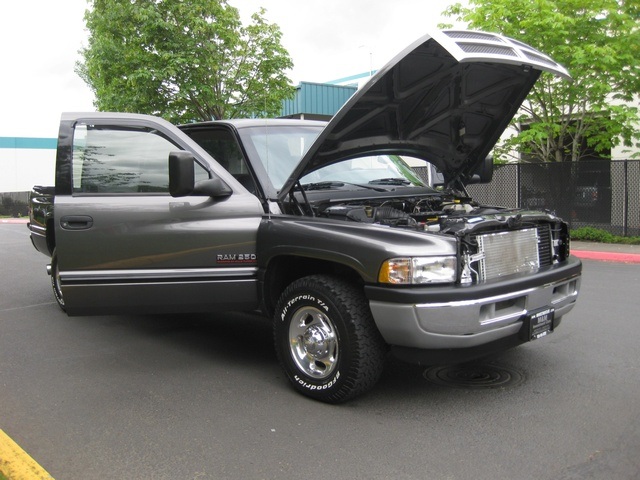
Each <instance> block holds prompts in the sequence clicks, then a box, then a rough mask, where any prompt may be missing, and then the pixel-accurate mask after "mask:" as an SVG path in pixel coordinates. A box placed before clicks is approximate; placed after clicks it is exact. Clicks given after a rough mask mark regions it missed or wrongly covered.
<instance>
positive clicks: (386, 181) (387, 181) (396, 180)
mask: <svg viewBox="0 0 640 480" xmlns="http://www.w3.org/2000/svg"><path fill="white" fill-rule="evenodd" d="M369 183H370V184H373V185H411V182H410V181H409V180H407V179H406V178H402V177H393V178H378V179H376V180H371V181H370V182H369Z"/></svg>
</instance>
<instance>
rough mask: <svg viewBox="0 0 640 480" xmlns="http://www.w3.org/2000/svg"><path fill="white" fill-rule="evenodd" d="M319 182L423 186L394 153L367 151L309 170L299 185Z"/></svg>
mask: <svg viewBox="0 0 640 480" xmlns="http://www.w3.org/2000/svg"><path fill="white" fill-rule="evenodd" d="M321 182H345V183H351V184H370V185H404V186H411V185H413V186H423V183H422V182H421V181H420V179H419V178H418V177H417V176H416V175H415V174H414V173H413V172H412V171H411V168H410V167H409V166H408V165H407V164H406V163H405V162H404V161H403V160H402V159H401V158H400V157H399V156H397V155H371V156H366V157H358V158H352V159H349V160H343V161H342V162H338V163H334V164H332V165H328V166H326V167H323V168H320V169H318V170H316V171H314V172H311V173H310V174H308V175H305V176H304V177H302V179H301V180H300V183H302V185H306V184H311V183H321Z"/></svg>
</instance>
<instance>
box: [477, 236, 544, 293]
mask: <svg viewBox="0 0 640 480" xmlns="http://www.w3.org/2000/svg"><path fill="white" fill-rule="evenodd" d="M547 232H548V227H547ZM547 238H548V237H547ZM477 241H478V253H481V254H483V255H482V256H483V258H482V259H481V260H480V261H479V262H478V263H479V264H478V277H479V280H480V281H483V280H489V279H492V278H498V277H504V276H507V275H513V274H515V273H526V272H534V271H536V270H538V269H539V268H540V254H539V251H538V229H537V228H527V229H523V230H514V231H508V232H497V233H489V234H486V235H478V237H477ZM546 243H547V244H549V242H546ZM549 248H550V244H549ZM545 261H546V260H545Z"/></svg>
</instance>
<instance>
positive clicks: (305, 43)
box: [0, 0, 455, 138]
mask: <svg viewBox="0 0 640 480" xmlns="http://www.w3.org/2000/svg"><path fill="white" fill-rule="evenodd" d="M229 3H230V4H231V5H232V6H234V7H236V8H238V10H239V11H240V15H241V17H242V20H243V23H244V24H247V23H249V21H250V17H251V15H252V14H253V13H254V12H256V11H258V10H259V9H260V7H264V8H265V9H266V14H265V16H266V18H267V20H268V21H269V22H270V23H276V24H278V25H279V27H280V29H281V31H282V44H283V45H284V47H285V48H286V49H287V50H288V52H289V55H290V56H291V58H292V60H293V63H294V68H293V69H292V70H291V71H290V72H288V73H289V78H290V79H291V80H292V82H293V84H298V83H299V82H300V81H309V82H326V81H330V80H334V79H338V78H343V77H347V76H350V75H356V74H360V73H364V72H368V71H370V70H376V69H378V68H380V67H382V66H383V65H384V64H385V63H386V62H387V61H389V60H391V59H392V58H393V57H394V56H395V55H396V54H397V53H399V52H400V51H402V50H403V49H404V47H406V46H408V45H409V44H411V43H412V42H413V41H414V40H416V39H418V38H420V37H421V36H423V35H424V34H426V33H427V32H429V31H430V30H431V29H434V28H436V27H437V25H438V23H441V22H449V23H453V20H452V19H447V18H443V17H441V16H440V14H441V12H442V11H443V10H444V9H445V8H446V7H447V6H448V5H449V4H452V3H455V0H393V2H391V1H382V0H378V1H374V2H372V1H371V0H347V1H345V0H303V1H292V0H229ZM87 5H88V4H87V1H86V0H59V1H55V0H21V1H19V2H17V1H11V2H9V1H4V2H2V6H0V61H1V62H2V69H1V70H0V137H45V138H52V137H56V136H57V133H58V123H59V120H60V114H61V113H62V112H65V111H94V110H95V108H94V106H93V93H92V92H91V90H90V89H89V87H88V86H87V85H86V84H85V83H84V82H83V81H82V80H81V79H80V77H78V75H77V74H76V73H75V71H74V68H75V64H76V62H77V61H79V60H80V54H79V53H78V52H79V50H80V49H81V48H83V47H85V46H86V44H87V40H86V39H87V35H88V34H87V31H86V29H85V24H84V12H85V10H86V8H87Z"/></svg>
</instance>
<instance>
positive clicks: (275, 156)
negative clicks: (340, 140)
mask: <svg viewBox="0 0 640 480" xmlns="http://www.w3.org/2000/svg"><path fill="white" fill-rule="evenodd" d="M321 131H322V127H316V126H308V127H307V126H264V127H252V128H245V129H242V131H241V132H240V135H241V136H242V137H243V141H244V143H245V146H248V145H251V146H252V147H253V149H254V152H255V154H256V155H257V157H258V158H259V159H260V163H261V164H262V167H263V168H264V169H265V172H266V174H267V176H268V177H269V180H271V183H272V184H273V187H274V188H275V189H276V190H279V189H280V188H281V187H282V185H283V184H284V182H285V181H286V180H287V178H289V176H290V175H291V172H293V169H294V168H295V167H296V165H298V163H300V159H302V156H303V155H304V153H305V152H306V151H307V150H308V149H309V147H310V146H311V144H312V143H313V141H314V140H315V139H316V138H317V137H318V135H319V134H320V132H321Z"/></svg>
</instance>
